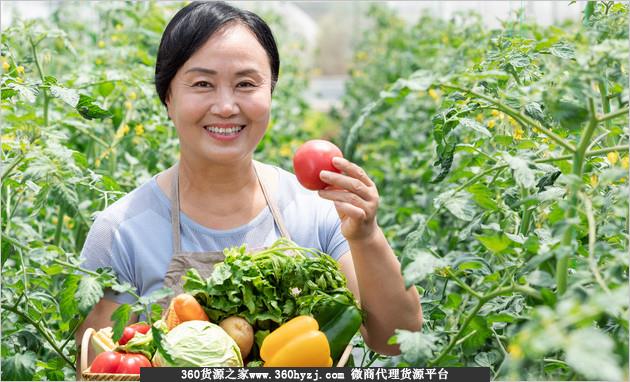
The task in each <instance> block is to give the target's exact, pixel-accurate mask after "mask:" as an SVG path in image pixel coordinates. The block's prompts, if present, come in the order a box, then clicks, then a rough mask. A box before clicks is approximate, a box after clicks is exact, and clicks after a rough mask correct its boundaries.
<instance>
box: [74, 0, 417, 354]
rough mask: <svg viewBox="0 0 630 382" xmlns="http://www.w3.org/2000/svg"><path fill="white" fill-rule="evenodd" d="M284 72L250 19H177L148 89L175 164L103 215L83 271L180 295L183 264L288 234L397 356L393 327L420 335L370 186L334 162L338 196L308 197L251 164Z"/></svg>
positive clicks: (106, 322) (200, 8)
mask: <svg viewBox="0 0 630 382" xmlns="http://www.w3.org/2000/svg"><path fill="white" fill-rule="evenodd" d="M279 66H280V65H279V57H278V51H277V48H276V44H275V41H274V38H273V35H272V33H271V31H270V30H269V27H268V26H267V25H266V24H265V22H264V21H262V20H261V19H260V18H259V17H258V16H256V15H255V14H253V13H251V12H247V11H243V10H240V9H237V8H234V7H232V6H230V5H227V4H225V3H221V2H212V3H206V2H194V3H191V4H190V5H188V6H186V7H185V8H183V9H181V10H180V11H179V12H178V13H177V14H176V15H175V16H174V17H173V19H172V20H171V21H170V23H169V24H168V26H167V27H166V29H165V31H164V34H163V36H162V41H161V43H160V48H159V51H158V56H157V63H156V71H155V83H156V88H157V92H158V94H159V96H160V99H161V100H162V103H163V104H164V105H165V106H166V111H167V113H168V116H169V117H170V119H171V120H172V121H173V124H174V125H175V128H176V130H177V133H178V135H179V141H180V147H181V150H180V151H181V155H180V160H179V163H178V164H177V165H175V166H173V167H171V168H170V169H168V170H166V171H164V172H162V173H160V174H157V175H156V176H155V177H154V178H153V179H152V180H151V181H149V182H148V183H146V184H144V185H142V186H140V187H139V188H137V189H136V190H134V191H132V192H131V193H130V194H128V195H127V196H125V197H123V198H122V199H120V200H119V201H117V202H116V203H114V204H113V205H111V206H110V207H108V208H107V209H106V210H105V211H103V212H102V213H100V214H99V216H98V218H97V220H96V221H95V223H94V224H93V226H92V228H91V230H90V233H89V235H88V238H87V240H86V243H85V246H84V248H83V251H82V257H83V258H84V266H85V267H86V268H91V269H96V268H98V267H111V268H113V270H114V271H115V272H116V274H117V275H118V278H119V281H121V282H129V283H130V284H132V285H134V286H135V287H136V288H137V293H138V294H140V295H146V294H148V293H150V292H151V291H153V290H156V289H159V288H160V287H162V286H168V287H172V288H173V289H175V290H176V291H178V290H181V286H180V285H179V283H178V280H179V278H180V277H181V274H182V272H183V270H184V269H185V268H186V267H187V266H190V265H191V264H195V265H199V267H200V268H203V270H204V271H205V273H206V275H207V274H208V272H209V271H211V269H212V265H213V264H214V263H215V262H216V261H220V259H221V252H222V250H223V249H224V248H225V247H230V246H234V245H241V244H243V243H245V244H247V245H248V247H250V248H258V247H263V246H267V245H269V244H271V243H273V242H274V241H275V240H276V239H277V238H278V237H280V236H287V237H289V238H290V239H291V240H293V241H295V242H296V243H297V244H299V245H301V246H303V247H312V248H316V249H318V250H321V251H323V252H326V253H328V254H330V255H331V256H332V257H333V258H335V259H337V260H338V262H339V264H340V268H341V270H342V271H343V273H344V274H345V276H346V278H347V280H348V287H349V289H350V290H351V291H352V292H353V293H354V295H355V296H356V298H357V299H358V300H359V301H360V303H361V307H362V309H363V310H365V312H366V313H367V318H366V320H365V323H364V327H362V328H361V333H362V335H363V337H364V339H365V342H366V343H367V345H368V346H369V347H370V348H372V349H374V350H375V351H377V352H379V353H383V354H397V353H398V352H399V350H398V348H397V347H396V346H392V345H388V344H387V340H388V338H389V337H391V336H392V335H393V334H394V329H396V328H403V329H407V330H414V331H415V330H419V329H420V327H421V322H422V312H421V307H420V303H419V296H418V293H417V291H416V289H415V288H413V287H412V288H409V289H408V290H405V287H404V282H403V278H402V276H401V273H400V264H399V263H398V261H397V259H396V257H395V255H394V253H393V251H392V249H391V248H390V246H389V244H388V243H387V240H386V238H385V236H384V235H383V233H382V232H381V230H380V229H379V227H378V225H377V222H376V212H377V206H378V201H379V196H378V192H377V190H376V187H375V185H374V183H373V182H372V180H371V179H370V178H369V177H368V176H367V174H366V173H365V171H363V170H362V169H361V168H360V167H359V166H357V165H355V164H353V163H351V162H349V161H347V160H345V159H342V158H335V160H334V162H333V164H334V165H335V167H337V168H338V169H339V170H341V171H342V172H343V173H342V174H338V173H332V172H326V171H324V172H322V173H321V179H322V180H323V181H325V182H326V183H328V184H330V185H332V186H334V188H333V187H331V188H330V189H326V190H322V191H319V192H318V193H314V192H311V191H307V190H305V189H303V188H302V187H301V186H300V185H299V184H298V183H297V180H296V178H295V176H293V174H290V173H288V172H286V171H284V170H281V169H279V168H277V167H273V166H270V165H263V164H260V163H258V162H255V161H253V158H252V157H253V152H254V150H255V149H256V146H257V145H258V143H259V142H260V140H261V139H262V138H263V136H264V134H265V131H266V129H267V125H268V122H269V116H270V110H271V95H272V92H273V89H274V86H275V85H276V82H277V81H278V71H279ZM171 212H172V213H171ZM287 227H288V228H290V229H287ZM191 261H192V263H191ZM198 261H199V262H201V263H197V262H198ZM133 300H134V299H133V297H131V296H129V295H125V294H116V293H115V292H113V291H107V292H106V293H105V296H104V297H103V298H102V299H101V301H100V302H99V303H98V304H97V305H96V306H95V308H94V309H93V311H92V312H91V313H90V314H89V315H88V317H87V319H86V321H85V323H84V324H83V326H82V328H81V330H79V331H78V333H77V338H78V339H80V338H81V336H82V333H83V331H84V330H85V329H86V328H88V327H93V328H101V327H105V326H110V325H111V321H110V317H111V314H112V312H113V311H114V310H115V309H116V308H117V307H118V306H119V304H121V303H126V302H127V303H128V302H132V301H133ZM89 359H90V362H91V359H92V357H91V355H90V357H89Z"/></svg>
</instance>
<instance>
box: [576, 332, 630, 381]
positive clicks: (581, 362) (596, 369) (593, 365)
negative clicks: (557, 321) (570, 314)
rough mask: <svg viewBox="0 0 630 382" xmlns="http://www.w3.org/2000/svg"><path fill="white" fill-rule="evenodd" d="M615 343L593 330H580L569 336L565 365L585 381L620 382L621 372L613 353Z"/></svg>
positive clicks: (618, 361) (618, 362)
mask: <svg viewBox="0 0 630 382" xmlns="http://www.w3.org/2000/svg"><path fill="white" fill-rule="evenodd" d="M614 347H615V343H614V342H613V340H612V339H610V337H608V336H607V335H605V334H604V333H602V332H601V331H599V330H597V329H595V328H591V327H588V328H582V329H578V330H576V331H574V332H572V333H571V334H570V335H569V338H568V343H567V345H566V347H565V350H566V354H567V358H566V360H567V363H568V364H569V365H571V367H573V368H574V369H575V370H577V371H578V372H579V373H581V374H583V375H584V376H585V377H586V378H587V379H591V380H603V381H621V380H622V379H623V371H622V370H621V368H620V367H619V365H620V360H619V359H618V357H617V355H616V354H615V353H614Z"/></svg>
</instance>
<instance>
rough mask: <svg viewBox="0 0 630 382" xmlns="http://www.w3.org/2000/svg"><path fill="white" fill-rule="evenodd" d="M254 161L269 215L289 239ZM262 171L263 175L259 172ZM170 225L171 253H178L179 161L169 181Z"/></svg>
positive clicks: (179, 243)
mask: <svg viewBox="0 0 630 382" xmlns="http://www.w3.org/2000/svg"><path fill="white" fill-rule="evenodd" d="M253 163H254V173H255V174H256V178H257V179H258V183H259V184H260V188H261V189H262V192H263V196H264V197H265V201H266V202H267V206H269V209H270V210H271V216H272V217H273V221H274V222H275V223H276V225H277V226H278V229H279V230H280V235H281V236H283V237H285V238H287V239H290V236H289V231H288V230H287V228H286V226H285V225H284V221H283V219H282V215H281V214H280V209H279V208H278V205H277V204H276V201H275V200H274V199H273V198H272V197H271V195H270V193H269V189H268V188H267V179H265V178H266V176H264V172H263V170H262V167H261V166H262V164H261V163H259V162H257V161H253ZM261 172H263V174H262V175H263V176H261V175H260V173H261ZM171 195H172V197H171V227H172V231H173V254H176V253H179V252H181V251H182V242H181V232H180V231H181V227H180V218H179V213H180V205H179V204H180V203H179V162H178V163H176V164H175V175H174V176H173V180H172V181H171Z"/></svg>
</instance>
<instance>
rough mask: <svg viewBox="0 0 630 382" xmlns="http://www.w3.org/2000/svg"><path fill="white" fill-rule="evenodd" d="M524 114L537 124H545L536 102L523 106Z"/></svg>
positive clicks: (543, 116) (543, 114)
mask: <svg viewBox="0 0 630 382" xmlns="http://www.w3.org/2000/svg"><path fill="white" fill-rule="evenodd" d="M525 114H526V115H528V116H530V117H532V118H534V119H535V120H537V121H539V122H543V123H544V122H545V113H543V110H542V107H541V106H540V104H539V103H538V102H530V103H528V104H527V105H525Z"/></svg>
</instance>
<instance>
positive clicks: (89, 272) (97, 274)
mask: <svg viewBox="0 0 630 382" xmlns="http://www.w3.org/2000/svg"><path fill="white" fill-rule="evenodd" d="M53 262H55V263H57V264H59V265H63V266H64V267H68V268H70V269H74V270H76V271H80V272H83V273H86V274H88V275H91V276H94V277H99V276H100V274H99V273H97V272H94V271H90V270H88V269H83V268H81V267H78V266H76V265H74V264H70V263H68V262H67V261H63V260H59V259H53Z"/></svg>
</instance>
